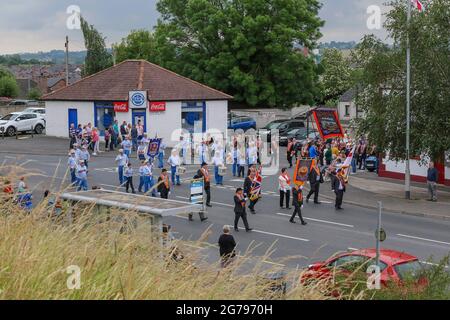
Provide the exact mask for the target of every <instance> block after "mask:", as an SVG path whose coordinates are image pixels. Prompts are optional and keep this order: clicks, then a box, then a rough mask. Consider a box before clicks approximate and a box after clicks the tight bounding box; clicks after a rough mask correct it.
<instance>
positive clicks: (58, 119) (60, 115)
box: [45, 101, 94, 137]
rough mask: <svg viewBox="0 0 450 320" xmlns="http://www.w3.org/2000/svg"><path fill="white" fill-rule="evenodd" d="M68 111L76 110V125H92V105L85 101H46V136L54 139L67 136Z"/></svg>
mask: <svg viewBox="0 0 450 320" xmlns="http://www.w3.org/2000/svg"><path fill="white" fill-rule="evenodd" d="M69 109H77V110H78V112H77V113H78V123H81V124H87V123H89V122H91V123H92V125H94V103H93V102H85V101H46V102H45V117H46V134H47V135H48V136H54V137H68V136H69V111H68V110H69Z"/></svg>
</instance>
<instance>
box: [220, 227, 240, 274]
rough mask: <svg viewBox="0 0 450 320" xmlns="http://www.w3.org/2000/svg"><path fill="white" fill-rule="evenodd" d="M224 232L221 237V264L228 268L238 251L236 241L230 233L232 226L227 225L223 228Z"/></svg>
mask: <svg viewBox="0 0 450 320" xmlns="http://www.w3.org/2000/svg"><path fill="white" fill-rule="evenodd" d="M222 230H223V234H222V235H221V236H220V237H219V240H218V244H219V254H220V266H221V267H222V268H226V267H227V266H228V265H229V264H230V263H231V262H233V259H234V257H235V256H236V253H235V251H234V249H235V248H236V241H235V240H234V237H233V236H232V235H231V234H230V227H229V226H227V225H225V226H223V228H222Z"/></svg>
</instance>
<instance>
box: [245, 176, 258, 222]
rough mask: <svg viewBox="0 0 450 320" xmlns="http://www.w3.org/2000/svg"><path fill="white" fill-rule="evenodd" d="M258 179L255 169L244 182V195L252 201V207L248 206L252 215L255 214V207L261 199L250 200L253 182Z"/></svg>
mask: <svg viewBox="0 0 450 320" xmlns="http://www.w3.org/2000/svg"><path fill="white" fill-rule="evenodd" d="M255 177H256V170H255V169H253V170H252V169H250V172H249V175H248V176H247V178H245V180H244V195H245V197H246V198H248V199H249V200H250V205H249V206H248V208H249V210H250V212H251V213H252V214H255V213H256V211H255V205H256V203H257V202H258V200H259V198H256V199H253V200H252V199H250V197H251V191H252V185H253V181H254V180H255Z"/></svg>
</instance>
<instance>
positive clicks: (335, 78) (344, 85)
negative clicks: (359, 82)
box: [320, 49, 354, 106]
mask: <svg viewBox="0 0 450 320" xmlns="http://www.w3.org/2000/svg"><path fill="white" fill-rule="evenodd" d="M320 65H321V68H322V69H323V74H322V75H321V77H320V85H321V86H322V90H323V92H322V95H323V96H322V104H325V105H329V106H337V104H338V102H339V97H340V96H341V95H342V94H343V93H344V92H345V91H347V90H348V89H350V88H351V87H352V86H353V85H354V83H353V79H354V78H353V71H352V69H351V67H350V61H349V59H347V58H345V57H344V55H343V54H342V51H340V50H338V49H325V50H324V52H323V55H322V61H321V63H320Z"/></svg>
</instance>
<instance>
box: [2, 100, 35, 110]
mask: <svg viewBox="0 0 450 320" xmlns="http://www.w3.org/2000/svg"><path fill="white" fill-rule="evenodd" d="M8 106H9V107H24V108H27V107H38V106H39V102H37V101H35V100H12V101H11V102H10V103H8Z"/></svg>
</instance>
